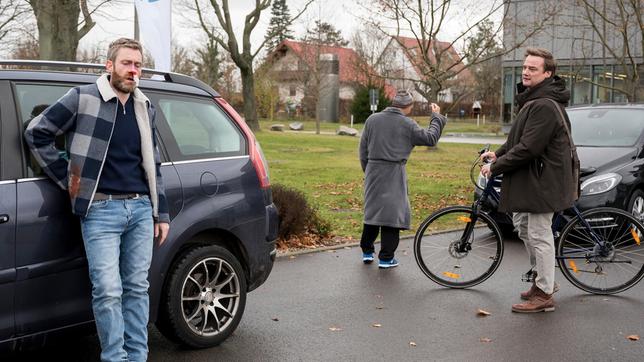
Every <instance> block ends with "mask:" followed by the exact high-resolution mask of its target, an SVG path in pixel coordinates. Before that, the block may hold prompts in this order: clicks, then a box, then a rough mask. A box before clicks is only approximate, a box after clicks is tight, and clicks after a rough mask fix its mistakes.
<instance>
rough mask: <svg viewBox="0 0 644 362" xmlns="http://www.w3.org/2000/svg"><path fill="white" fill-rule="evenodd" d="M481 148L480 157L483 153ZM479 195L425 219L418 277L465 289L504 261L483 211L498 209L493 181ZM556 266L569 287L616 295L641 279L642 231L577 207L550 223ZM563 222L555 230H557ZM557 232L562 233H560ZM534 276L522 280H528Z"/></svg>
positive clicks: (612, 211) (609, 212) (417, 242)
mask: <svg viewBox="0 0 644 362" xmlns="http://www.w3.org/2000/svg"><path fill="white" fill-rule="evenodd" d="M488 148H489V146H486V147H485V148H484V149H482V150H481V151H480V152H479V156H480V155H481V154H483V153H484V152H486V151H487V150H488ZM479 165H480V161H479V157H477V160H476V161H475V162H474V163H473V165H472V168H471V169H470V179H471V180H472V182H473V183H474V185H475V186H476V187H477V188H479V189H481V190H482V194H481V196H480V197H479V199H478V200H476V201H474V202H473V203H472V206H471V207H467V206H449V207H445V208H442V209H440V210H438V211H436V212H434V213H433V214H432V215H430V216H429V217H427V218H426V219H425V220H424V221H423V222H422V223H421V225H420V227H419V228H418V230H417V232H416V235H415V237H414V256H415V258H416V262H417V263H418V266H419V267H420V269H421V270H422V271H423V273H424V274H425V275H426V276H427V277H429V278H430V279H431V280H433V281H434V282H436V283H438V284H440V285H442V286H445V287H450V288H469V287H472V286H475V285H478V284H480V283H482V282H484V281H485V280H487V279H488V278H489V277H491V276H492V274H494V272H495V271H496V270H497V268H498V267H499V265H500V264H501V260H502V259H503V239H502V236H501V232H500V229H499V226H498V224H497V223H496V222H495V221H494V219H493V218H492V217H491V216H490V215H489V214H488V212H486V211H485V210H484V205H486V202H487V201H488V200H491V201H492V202H496V203H497V204H498V202H499V200H500V195H499V192H497V190H496V189H495V187H496V186H499V184H498V180H496V179H492V180H487V182H485V185H484V186H482V185H478V184H477V182H476V181H475V180H474V174H473V172H472V171H473V170H475V169H476V168H477V166H479ZM553 219H554V222H553V227H552V229H553V233H554V237H555V246H556V259H557V264H558V266H559V268H560V270H561V272H562V274H563V275H564V277H565V278H566V279H567V280H568V281H569V282H570V283H571V284H573V285H574V286H576V287H578V288H580V289H582V290H584V291H586V292H589V293H593V294H616V293H620V292H623V291H625V290H627V289H629V288H631V287H633V286H634V285H636V284H637V283H638V282H639V281H640V280H641V279H642V278H643V277H644V245H641V244H642V242H641V240H642V239H643V238H644V226H643V225H642V223H641V222H640V221H639V220H638V219H636V218H635V217H634V216H633V215H631V214H629V213H627V212H625V211H623V210H620V209H616V208H611V207H601V208H595V209H591V210H587V211H584V212H580V211H579V209H577V207H576V206H573V207H572V208H570V209H568V210H566V212H565V213H564V212H558V213H555V217H554V218H553ZM563 222H566V223H565V225H564V226H563V227H562V228H560V225H561V224H562V223H563ZM560 230H561V231H560ZM534 274H535V273H534V272H533V271H532V270H530V271H529V272H528V273H526V274H525V275H523V278H522V279H523V280H524V281H533V278H534Z"/></svg>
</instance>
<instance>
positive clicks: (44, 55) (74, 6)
mask: <svg viewBox="0 0 644 362" xmlns="http://www.w3.org/2000/svg"><path fill="white" fill-rule="evenodd" d="M30 4H31V7H32V8H33V10H34V14H35V15H36V20H37V23H38V44H39V52H40V59H42V60H65V61H75V60H76V49H77V48H78V40H79V37H78V35H79V34H78V16H79V14H80V5H79V2H78V0H59V1H48V0H31V1H30Z"/></svg>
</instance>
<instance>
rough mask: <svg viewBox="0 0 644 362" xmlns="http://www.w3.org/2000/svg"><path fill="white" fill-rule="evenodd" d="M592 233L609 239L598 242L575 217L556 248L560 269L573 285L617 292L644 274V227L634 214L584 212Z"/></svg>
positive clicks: (597, 291)
mask: <svg viewBox="0 0 644 362" xmlns="http://www.w3.org/2000/svg"><path fill="white" fill-rule="evenodd" d="M581 215H582V218H583V219H584V220H586V222H588V225H589V226H590V229H591V230H592V233H594V234H595V235H596V236H597V237H599V238H600V239H601V240H603V241H605V242H606V245H607V246H606V248H605V249H604V250H602V248H601V247H600V246H599V245H598V244H597V243H595V241H594V240H593V237H592V235H591V232H590V230H589V229H588V228H587V227H586V226H585V225H584V224H583V222H581V220H579V219H578V218H574V219H573V220H571V221H570V222H569V223H568V224H566V226H565V227H564V230H563V232H562V234H561V238H560V239H559V245H558V247H557V262H558V264H559V267H560V268H561V272H562V274H563V275H564V277H566V279H568V281H570V282H571V283H572V284H573V285H574V286H576V287H578V288H580V289H582V290H584V291H586V292H589V293H593V294H615V293H620V292H623V291H625V290H626V289H628V288H630V287H632V286H634V285H635V284H637V283H638V282H639V281H640V280H641V279H642V277H644V245H643V243H644V240H642V239H644V226H642V224H641V223H640V221H638V220H637V219H636V218H635V217H634V216H633V215H631V214H629V213H628V212H625V211H623V210H620V209H615V208H608V207H605V208H598V209H593V210H588V211H586V212H583V213H582V214H581Z"/></svg>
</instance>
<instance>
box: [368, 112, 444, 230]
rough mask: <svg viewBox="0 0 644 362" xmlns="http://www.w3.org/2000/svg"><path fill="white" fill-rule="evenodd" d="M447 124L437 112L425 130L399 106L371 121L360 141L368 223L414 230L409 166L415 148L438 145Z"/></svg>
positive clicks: (375, 115)
mask: <svg viewBox="0 0 644 362" xmlns="http://www.w3.org/2000/svg"><path fill="white" fill-rule="evenodd" d="M446 122H447V120H446V118H445V117H443V116H442V115H440V114H437V113H433V114H432V120H431V122H430V124H429V127H428V128H427V129H423V128H421V127H420V126H419V125H418V124H417V123H416V122H415V121H414V120H412V119H410V118H408V117H406V116H405V115H404V114H403V113H402V112H401V110H400V109H398V108H395V107H388V108H385V109H384V110H383V111H382V112H379V113H375V114H372V115H371V116H370V117H369V118H367V121H366V123H365V126H364V130H363V131H362V137H361V138H360V164H361V165H362V171H364V173H365V178H364V223H365V224H368V225H377V226H388V227H393V228H399V229H409V228H410V224H411V209H410V207H409V198H408V196H407V173H406V171H405V164H406V163H407V159H408V158H409V154H410V153H411V151H412V150H413V148H414V146H434V145H436V143H437V142H438V139H439V138H440V136H441V133H442V132H443V127H444V126H445V123H446Z"/></svg>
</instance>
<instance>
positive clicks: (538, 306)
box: [512, 288, 555, 313]
mask: <svg viewBox="0 0 644 362" xmlns="http://www.w3.org/2000/svg"><path fill="white" fill-rule="evenodd" d="M536 289H537V291H536V292H535V293H534V295H533V296H532V298H530V299H528V301H527V302H523V303H520V304H513V305H512V311H513V312H517V313H538V312H554V310H555V298H554V297H553V296H552V294H546V293H544V292H542V291H541V289H539V288H536Z"/></svg>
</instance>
